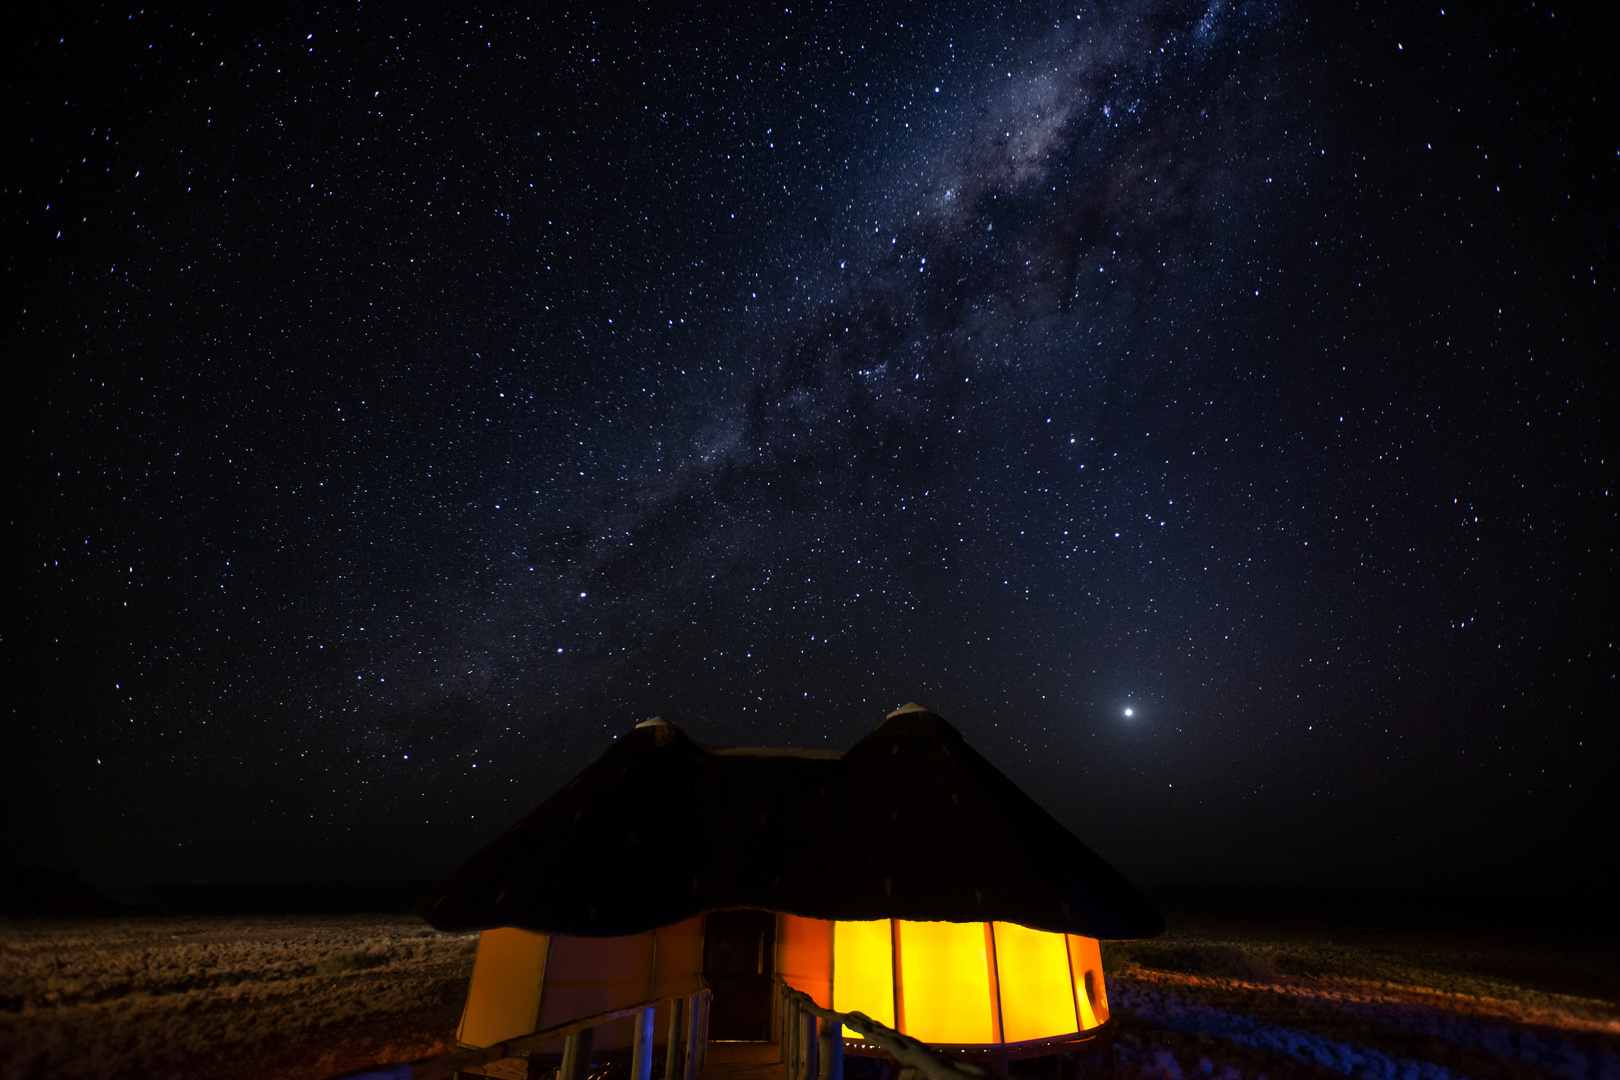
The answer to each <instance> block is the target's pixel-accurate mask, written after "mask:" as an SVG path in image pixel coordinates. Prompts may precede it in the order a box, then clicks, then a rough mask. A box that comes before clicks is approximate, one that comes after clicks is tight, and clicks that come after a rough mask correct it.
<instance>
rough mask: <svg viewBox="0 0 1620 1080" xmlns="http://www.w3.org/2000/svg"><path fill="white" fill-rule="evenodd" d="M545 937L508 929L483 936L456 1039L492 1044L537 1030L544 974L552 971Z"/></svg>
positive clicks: (465, 1041) (479, 938)
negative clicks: (548, 963)
mask: <svg viewBox="0 0 1620 1080" xmlns="http://www.w3.org/2000/svg"><path fill="white" fill-rule="evenodd" d="M549 943H550V939H549V938H548V937H547V936H546V935H545V934H531V933H529V931H527V930H517V929H514V928H513V927H510V926H503V927H501V928H499V929H496V930H485V931H484V932H483V933H482V934H480V935H478V956H477V959H475V960H474V961H473V977H472V985H471V986H470V987H468V989H467V1006H466V1008H465V1009H464V1010H463V1011H462V1014H461V1027H460V1029H459V1030H458V1031H457V1032H456V1038H457V1039H458V1040H460V1041H461V1042H463V1043H466V1044H467V1045H469V1046H489V1045H491V1044H492V1043H498V1042H500V1041H501V1040H503V1039H510V1038H513V1037H514V1036H517V1035H527V1034H528V1033H529V1032H531V1031H533V1030H535V1021H536V1019H538V1017H539V1015H540V975H541V972H543V971H545V968H546V947H547V945H549Z"/></svg>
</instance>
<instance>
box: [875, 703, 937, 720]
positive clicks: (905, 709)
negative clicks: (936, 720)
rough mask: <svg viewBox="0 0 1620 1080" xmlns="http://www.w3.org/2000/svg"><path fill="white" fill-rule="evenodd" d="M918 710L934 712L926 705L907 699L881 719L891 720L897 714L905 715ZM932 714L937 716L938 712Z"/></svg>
mask: <svg viewBox="0 0 1620 1080" xmlns="http://www.w3.org/2000/svg"><path fill="white" fill-rule="evenodd" d="M919 712H925V713H931V712H934V710H933V709H930V708H929V707H928V706H926V705H919V704H917V703H916V702H915V701H908V702H906V703H905V704H904V705H902V706H900V707H899V708H898V709H896V710H894V712H892V713H890V714H889V715H888V716H885V717H884V718H883V719H885V720H893V719H894V718H895V717H897V716H906V715H908V714H910V713H919ZM934 715H936V716H937V715H939V714H938V713H934Z"/></svg>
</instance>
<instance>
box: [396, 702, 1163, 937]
mask: <svg viewBox="0 0 1620 1080" xmlns="http://www.w3.org/2000/svg"><path fill="white" fill-rule="evenodd" d="M744 907H747V908H763V909H767V910H771V911H781V912H787V913H789V914H793V915H804V916H810V917H813V918H820V919H880V918H900V919H913V920H943V921H950V922H974V921H982V920H1001V921H1006V922H1014V923H1019V924H1021V925H1023V926H1028V927H1032V928H1034V929H1037V930H1049V931H1054V932H1067V933H1074V934H1083V935H1085V936H1087V937H1094V938H1107V939H1119V938H1140V937H1151V936H1153V935H1155V934H1158V933H1159V932H1161V931H1162V930H1163V929H1164V921H1163V919H1162V918H1160V916H1159V913H1158V912H1157V911H1156V910H1154V908H1153V905H1152V904H1151V903H1149V902H1148V900H1147V898H1146V897H1144V896H1143V895H1142V894H1141V892H1139V891H1138V890H1137V889H1136V887H1135V886H1133V885H1131V883H1130V882H1128V881H1126V880H1125V879H1124V878H1123V877H1122V876H1120V874H1119V873H1118V872H1117V871H1116V870H1114V868H1113V867H1111V866H1109V865H1108V864H1107V863H1106V862H1104V861H1103V860H1102V859H1101V858H1100V857H1099V856H1098V855H1097V854H1096V853H1094V852H1093V851H1092V850H1091V849H1090V848H1088V847H1086V846H1085V845H1084V844H1083V843H1081V842H1080V840H1079V839H1078V838H1077V837H1076V836H1075V835H1074V834H1073V833H1071V832H1070V831H1069V830H1068V829H1066V828H1064V827H1063V826H1062V825H1061V824H1059V823H1058V821H1057V820H1056V819H1054V818H1053V817H1052V816H1051V815H1050V814H1048V813H1047V812H1046V811H1045V810H1043V809H1041V807H1040V806H1038V805H1037V804H1036V803H1035V801H1034V800H1033V799H1031V798H1030V797H1029V796H1028V795H1026V794H1024V792H1023V791H1021V790H1020V789H1019V788H1018V787H1017V785H1015V784H1014V783H1013V782H1012V781H1011V780H1008V779H1007V777H1005V776H1004V775H1002V773H1001V772H1000V770H998V769H997V768H996V767H995V766H993V765H991V764H990V763H989V762H988V761H986V760H985V759H984V758H983V757H982V756H980V755H979V754H978V753H977V752H976V751H975V750H974V749H973V748H972V747H970V746H968V745H967V743H966V742H964V741H963V740H962V736H961V735H960V734H959V733H958V732H957V730H956V729H955V728H953V727H952V726H951V725H950V724H948V723H946V722H945V721H944V720H943V719H941V718H940V717H938V716H936V715H935V714H934V713H932V712H930V711H928V710H927V709H923V708H921V707H920V706H915V705H911V706H906V707H905V708H904V709H900V710H897V711H896V712H894V713H891V714H890V715H889V718H888V719H887V720H885V721H884V722H883V723H882V724H881V725H879V726H878V727H877V728H876V729H875V730H874V731H872V732H871V733H870V734H869V735H867V736H866V737H865V738H863V739H862V740H861V741H860V742H858V743H856V744H855V745H854V746H853V747H851V748H850V749H849V750H848V751H846V752H844V753H841V754H840V753H839V752H837V751H830V750H819V751H818V750H788V749H781V750H777V749H739V748H716V747H708V746H703V745H701V744H699V743H697V742H695V741H693V740H692V739H691V738H689V737H688V736H687V735H686V734H685V733H684V732H682V731H681V730H680V729H679V728H676V727H675V726H673V725H671V724H666V723H663V722H662V721H648V722H647V723H644V724H641V725H638V726H637V727H636V729H635V730H633V731H631V732H630V733H628V734H626V735H624V736H622V737H620V738H619V739H618V740H616V741H615V742H614V743H613V745H612V746H610V747H609V748H608V750H607V752H606V753H604V754H603V755H602V756H601V757H600V758H598V759H597V761H596V762H595V763H593V764H592V765H590V766H589V767H588V768H586V769H585V770H584V771H583V772H581V773H580V774H579V775H578V776H576V777H575V778H574V779H573V780H571V781H570V782H569V783H568V784H567V785H565V786H564V787H563V788H562V789H561V790H560V791H558V792H557V793H556V794H554V795H552V796H551V797H550V798H549V799H547V800H546V801H545V802H543V803H541V804H540V806H539V807H537V808H536V809H535V810H534V811H532V812H531V813H530V814H529V815H528V816H527V817H525V818H524V819H523V820H521V821H519V822H518V823H517V824H516V825H514V826H513V827H512V828H510V829H508V830H507V831H506V832H505V833H503V834H502V835H501V836H499V837H498V838H496V839H495V841H494V842H493V843H491V844H489V845H488V846H487V847H485V848H484V849H483V850H482V851H480V852H478V853H477V854H476V855H474V856H473V857H472V858H471V859H469V860H468V861H467V862H466V863H465V864H463V865H462V866H461V867H460V868H458V869H457V870H456V871H455V872H454V873H452V874H451V875H450V876H449V877H448V878H446V879H445V880H444V881H442V882H440V883H439V884H438V885H437V886H435V887H434V888H433V889H432V890H431V891H430V892H429V893H428V894H427V896H425V897H424V898H423V899H422V901H421V902H420V903H419V904H418V905H417V907H416V911H417V912H418V914H420V915H421V916H422V917H423V918H425V919H426V920H427V921H428V922H429V923H431V924H432V925H434V926H436V927H438V928H439V929H441V930H476V929H487V928H489V927H494V926H518V927H523V928H526V929H529V930H535V931H542V932H552V933H562V934H573V935H581V936H588V937H603V936H610V935H617V934H633V933H639V932H641V931H644V930H649V929H652V928H654V927H658V926H667V925H669V924H671V923H675V922H679V921H681V920H683V919H687V918H690V917H692V916H694V915H697V914H700V913H702V912H706V911H714V910H719V909H724V908H744Z"/></svg>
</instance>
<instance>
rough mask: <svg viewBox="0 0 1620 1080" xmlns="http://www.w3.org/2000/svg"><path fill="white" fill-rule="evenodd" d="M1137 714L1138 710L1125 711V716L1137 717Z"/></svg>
mask: <svg viewBox="0 0 1620 1080" xmlns="http://www.w3.org/2000/svg"><path fill="white" fill-rule="evenodd" d="M1135 714H1136V710H1135V709H1126V710H1125V715H1126V716H1134V715H1135Z"/></svg>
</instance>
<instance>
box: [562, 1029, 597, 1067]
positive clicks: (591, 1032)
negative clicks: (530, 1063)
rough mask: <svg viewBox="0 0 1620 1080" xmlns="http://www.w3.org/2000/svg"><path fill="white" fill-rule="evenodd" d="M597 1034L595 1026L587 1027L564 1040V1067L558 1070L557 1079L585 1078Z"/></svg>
mask: <svg viewBox="0 0 1620 1080" xmlns="http://www.w3.org/2000/svg"><path fill="white" fill-rule="evenodd" d="M595 1035H596V1029H595V1028H586V1029H585V1030H584V1031H580V1032H576V1033H575V1034H573V1035H570V1036H568V1038H567V1039H565V1040H563V1055H562V1067H561V1068H559V1069H558V1070H557V1080H585V1073H586V1071H587V1070H588V1069H589V1068H590V1065H591V1043H592V1042H593V1041H594V1039H595Z"/></svg>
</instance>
